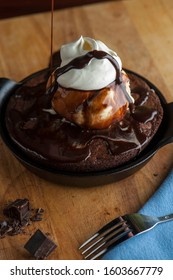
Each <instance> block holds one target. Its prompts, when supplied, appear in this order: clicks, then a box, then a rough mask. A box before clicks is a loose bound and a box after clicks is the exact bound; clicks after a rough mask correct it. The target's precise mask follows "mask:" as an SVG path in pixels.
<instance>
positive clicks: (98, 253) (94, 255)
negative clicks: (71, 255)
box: [84, 226, 131, 260]
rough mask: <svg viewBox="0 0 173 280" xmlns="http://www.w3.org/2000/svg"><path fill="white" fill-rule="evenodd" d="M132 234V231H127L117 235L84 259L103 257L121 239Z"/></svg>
mask: <svg viewBox="0 0 173 280" xmlns="http://www.w3.org/2000/svg"><path fill="white" fill-rule="evenodd" d="M126 229H127V226H126ZM130 233H131V229H127V230H125V231H123V232H122V233H120V234H118V235H116V236H115V237H113V238H110V239H108V240H106V241H105V242H103V243H101V244H100V245H99V246H98V247H96V248H95V249H94V250H92V251H91V252H90V253H89V254H87V255H86V256H85V257H84V258H85V259H86V260H95V259H96V258H98V257H100V256H101V255H103V254H104V253H105V252H106V251H107V250H108V248H109V247H110V246H111V245H113V244H115V243H116V242H118V241H119V240H120V239H122V238H123V237H125V236H127V235H128V234H130Z"/></svg>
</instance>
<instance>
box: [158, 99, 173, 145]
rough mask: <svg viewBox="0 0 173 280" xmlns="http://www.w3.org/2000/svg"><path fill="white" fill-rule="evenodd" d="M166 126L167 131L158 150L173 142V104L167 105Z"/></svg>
mask: <svg viewBox="0 0 173 280" xmlns="http://www.w3.org/2000/svg"><path fill="white" fill-rule="evenodd" d="M164 112H165V116H164V124H163V125H164V126H166V130H165V133H164V136H163V138H162V140H161V141H160V142H159V143H158V145H157V149H160V148H161V147H163V146H165V145H167V144H169V143H171V142H173V102H171V103H168V104H165V110H164Z"/></svg>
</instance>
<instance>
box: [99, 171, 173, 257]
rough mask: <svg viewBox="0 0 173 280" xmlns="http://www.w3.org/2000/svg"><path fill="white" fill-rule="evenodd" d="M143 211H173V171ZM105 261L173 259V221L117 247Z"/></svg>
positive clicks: (155, 213)
mask: <svg viewBox="0 0 173 280" xmlns="http://www.w3.org/2000/svg"><path fill="white" fill-rule="evenodd" d="M139 213H142V214H145V215H151V216H165V215H166V214H170V213H173V171H171V172H170V174H169V175H168V177H167V178H166V179H165V181H164V182H163V183H162V185H161V186H160V187H159V189H158V190H157V191H156V192H155V194H154V195H153V196H152V197H151V198H150V199H149V200H148V201H147V203H146V204H145V205H144V207H143V208H142V209H141V210H140V211H139ZM102 259H104V260H173V221H169V222H166V223H161V224H159V225H157V226H156V227H155V228H153V229H151V230H150V231H148V232H145V233H143V234H140V235H137V236H134V237H132V238H129V239H127V240H126V241H124V242H122V243H120V244H118V245H117V246H114V247H113V248H112V249H111V250H110V251H109V252H107V253H106V254H105V255H104V256H103V258H102Z"/></svg>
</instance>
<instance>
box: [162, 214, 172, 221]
mask: <svg viewBox="0 0 173 280" xmlns="http://www.w3.org/2000/svg"><path fill="white" fill-rule="evenodd" d="M170 220H173V214H168V215H165V216H162V217H159V221H160V222H166V221H170Z"/></svg>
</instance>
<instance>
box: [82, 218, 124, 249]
mask: <svg viewBox="0 0 173 280" xmlns="http://www.w3.org/2000/svg"><path fill="white" fill-rule="evenodd" d="M124 223H125V221H120V222H117V219H115V220H114V221H111V222H110V223H108V224H107V225H106V226H104V227H103V228H101V229H100V230H99V231H98V232H97V233H95V234H94V235H93V236H91V237H90V238H89V239H88V240H86V241H85V242H84V243H83V244H82V245H81V246H80V247H79V250H80V249H82V248H83V247H86V245H87V248H89V247H90V246H91V245H92V243H94V242H96V241H97V240H98V242H99V241H100V239H102V238H103V236H104V235H106V234H108V233H109V232H110V231H112V230H114V229H116V228H118V227H120V226H121V225H123V224H124Z"/></svg>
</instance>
